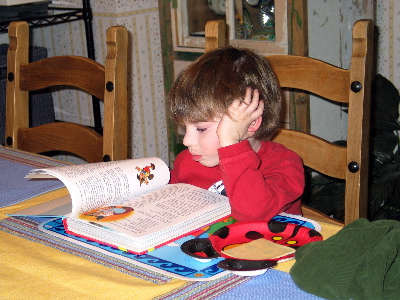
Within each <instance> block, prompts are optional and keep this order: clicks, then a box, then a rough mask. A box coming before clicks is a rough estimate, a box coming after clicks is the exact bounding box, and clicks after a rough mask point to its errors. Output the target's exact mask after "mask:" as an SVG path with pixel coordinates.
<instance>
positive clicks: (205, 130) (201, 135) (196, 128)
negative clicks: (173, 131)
mask: <svg viewBox="0 0 400 300" xmlns="http://www.w3.org/2000/svg"><path fill="white" fill-rule="evenodd" d="M219 122H220V120H219V119H218V120H215V121H209V122H199V123H194V124H192V123H191V124H186V133H185V137H184V138H183V144H184V145H185V146H187V147H188V148H189V152H190V153H191V154H192V158H193V160H195V161H198V162H199V163H201V164H202V165H203V166H206V167H215V166H217V165H219V155H218V151H217V149H218V148H220V144H219V139H218V135H217V128H218V124H219Z"/></svg>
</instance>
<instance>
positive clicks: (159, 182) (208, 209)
mask: <svg viewBox="0 0 400 300" xmlns="http://www.w3.org/2000/svg"><path fill="white" fill-rule="evenodd" d="M26 177H27V178H58V179H59V180H61V181H62V182H63V183H64V184H65V186H66V187H67V189H68V191H69V193H70V195H71V199H72V212H71V214H70V215H69V216H68V217H67V218H65V219H64V226H65V229H66V231H67V232H68V233H71V234H74V235H77V236H81V237H84V238H88V239H90V240H93V241H97V242H100V243H102V244H106V245H111V246H114V247H118V248H120V249H124V250H126V251H130V252H132V253H135V254H143V253H145V252H147V251H148V250H150V249H152V248H156V247H159V246H161V245H164V244H166V243H168V242H170V241H173V240H175V239H177V238H179V237H181V236H183V235H186V234H188V233H190V232H192V231H195V230H197V229H199V228H201V227H204V226H207V225H209V224H211V223H213V222H215V221H217V220H220V219H222V218H224V217H226V216H229V215H230V213H231V210H230V205H229V201H228V198H227V197H225V196H221V195H219V194H216V193H212V192H210V191H207V190H204V189H201V188H198V187H195V186H192V185H189V184H168V182H169V178H170V172H169V169H168V166H167V165H166V164H165V163H164V162H163V161H162V160H161V159H159V158H154V157H153V158H142V159H132V160H124V161H112V162H104V163H92V164H83V165H74V166H63V167H56V168H48V169H36V170H32V172H31V173H29V174H28V175H27V176H26Z"/></svg>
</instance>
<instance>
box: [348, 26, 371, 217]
mask: <svg viewBox="0 0 400 300" xmlns="http://www.w3.org/2000/svg"><path fill="white" fill-rule="evenodd" d="M372 51H373V22H372V21H371V20H359V21H357V22H356V23H355V24H354V27H353V49H352V58H351V72H350V83H349V85H350V86H349V89H350V91H349V92H350V99H349V115H348V128H349V131H348V141H349V142H348V145H347V147H348V150H347V151H348V152H347V164H348V166H349V168H348V170H347V171H346V172H347V174H346V197H345V199H346V200H347V201H346V203H345V224H349V223H350V222H352V221H354V220H356V219H358V218H366V217H367V213H368V184H367V183H368V169H369V166H368V165H369V136H370V106H371V82H372V64H373V62H372V59H373V54H372ZM360 107H361V108H362V109H360ZM357 165H358V167H357ZM351 166H353V170H350V169H351V168H350V167H351ZM360 187H361V188H360Z"/></svg>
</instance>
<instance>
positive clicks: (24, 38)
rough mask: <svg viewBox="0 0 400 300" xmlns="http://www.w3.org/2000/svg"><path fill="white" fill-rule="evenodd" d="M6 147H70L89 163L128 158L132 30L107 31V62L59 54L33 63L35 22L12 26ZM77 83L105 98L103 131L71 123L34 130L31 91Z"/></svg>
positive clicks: (30, 149) (31, 149) (38, 150)
mask: <svg viewBox="0 0 400 300" xmlns="http://www.w3.org/2000/svg"><path fill="white" fill-rule="evenodd" d="M8 35H9V49H8V53H7V88H6V89H7V100H6V101H7V102H6V146H8V147H12V148H17V149H21V150H24V151H28V152H33V153H44V152H48V151H65V152H69V153H73V154H75V155H78V156H80V157H82V158H83V159H85V160H87V161H88V162H99V161H103V160H104V161H108V160H120V159H126V158H127V157H128V129H127V128H128V123H127V120H128V100H127V43H128V35H127V30H126V28H125V27H123V26H114V27H110V28H109V29H108V30H107V36H106V42H107V57H106V61H105V65H104V66H103V65H101V64H99V63H98V62H96V61H94V60H91V59H89V58H85V57H80V56H55V57H48V58H45V59H42V60H40V61H37V62H34V63H28V48H29V47H28V46H29V26H28V24H27V23H26V22H12V23H11V24H10V25H9V29H8ZM52 86H58V87H62V86H64V87H73V88H78V89H80V90H83V91H86V92H87V93H89V94H91V95H93V96H95V97H97V98H98V99H101V100H103V101H104V118H103V135H100V134H98V133H97V132H95V131H94V130H93V129H91V128H89V127H86V126H83V125H79V124H74V123H69V122H56V123H49V124H44V125H41V126H37V127H32V128H29V102H28V92H29V91H34V90H39V89H43V88H47V87H52Z"/></svg>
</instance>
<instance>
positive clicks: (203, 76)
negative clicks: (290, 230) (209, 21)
mask: <svg viewBox="0 0 400 300" xmlns="http://www.w3.org/2000/svg"><path fill="white" fill-rule="evenodd" d="M281 101H282V99H281V94H280V89H279V85H278V83H277V80H276V77H275V74H274V73H273V71H272V69H271V67H270V65H269V63H268V61H267V60H266V59H264V58H263V57H261V56H258V55H256V54H255V53H253V52H252V51H249V50H244V49H243V50H240V49H236V48H233V47H227V48H220V49H216V50H214V51H210V52H207V53H206V54H204V55H202V56H201V57H200V58H199V59H198V60H196V61H195V62H194V63H193V64H191V65H190V66H189V67H188V68H186V69H185V70H183V71H182V72H181V74H179V76H178V78H177V80H176V81H175V83H174V85H173V87H172V89H171V92H170V94H169V108H170V112H171V115H172V118H173V120H174V121H175V122H176V123H177V124H179V125H181V126H184V127H185V129H186V133H185V136H184V139H183V144H184V145H185V146H187V147H188V149H187V150H184V151H182V152H181V153H180V154H179V155H178V156H177V158H176V161H175V165H174V169H173V171H172V172H171V181H170V183H178V182H183V183H189V184H192V185H195V186H198V187H201V188H204V189H208V190H211V191H214V192H219V193H222V194H225V195H227V196H228V198H229V201H230V205H231V209H232V216H233V217H234V218H235V219H236V220H238V221H268V220H270V219H271V218H273V217H274V216H275V215H277V214H279V213H281V212H284V211H286V212H288V213H292V214H299V215H300V214H301V209H300V204H301V203H300V200H299V197H300V196H301V195H302V193H303V189H304V170H303V165H302V162H301V159H300V157H299V156H298V155H297V154H296V153H294V152H292V151H290V150H288V149H287V148H285V147H284V146H282V145H280V144H277V143H274V142H271V141H269V139H270V138H271V137H272V136H273V134H274V133H275V132H276V129H277V127H278V125H279V114H280V109H281Z"/></svg>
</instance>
